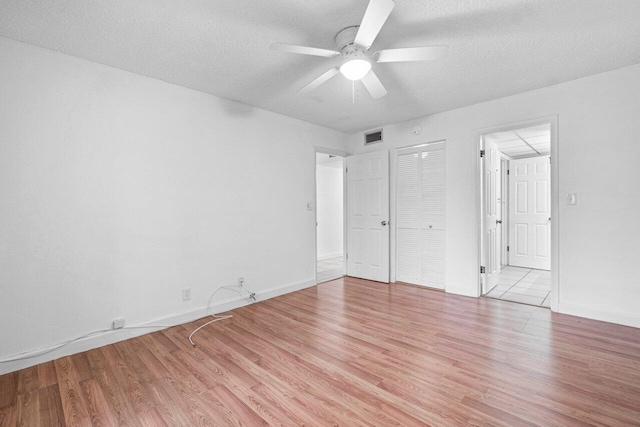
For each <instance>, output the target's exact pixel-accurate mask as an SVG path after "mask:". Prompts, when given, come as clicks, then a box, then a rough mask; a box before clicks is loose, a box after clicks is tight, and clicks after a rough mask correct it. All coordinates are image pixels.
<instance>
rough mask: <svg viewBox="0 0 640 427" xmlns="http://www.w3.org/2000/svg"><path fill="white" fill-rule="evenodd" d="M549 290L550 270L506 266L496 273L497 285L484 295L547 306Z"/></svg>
mask: <svg viewBox="0 0 640 427" xmlns="http://www.w3.org/2000/svg"><path fill="white" fill-rule="evenodd" d="M550 292H551V272H550V271H547V270H534V269H531V268H521V267H512V266H506V267H504V268H503V269H502V271H501V272H500V273H499V275H498V281H497V285H496V286H495V287H494V288H493V289H491V291H490V292H489V293H488V294H486V295H485V296H486V297H489V298H496V299H501V300H505V301H513V302H519V303H523V304H529V305H539V306H542V307H549V305H550V304H549V301H550V297H549V294H550Z"/></svg>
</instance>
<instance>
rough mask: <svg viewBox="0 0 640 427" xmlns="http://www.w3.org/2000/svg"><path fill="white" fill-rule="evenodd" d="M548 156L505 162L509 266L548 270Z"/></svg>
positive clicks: (549, 169)
mask: <svg viewBox="0 0 640 427" xmlns="http://www.w3.org/2000/svg"><path fill="white" fill-rule="evenodd" d="M550 172H551V164H550V158H549V156H539V157H531V158H527V159H517V160H511V161H510V162H509V265H513V266H516V267H526V268H537V269H541V270H550V269H551V254H550V252H551V234H550V233H551V230H550V229H551V227H550V222H551V207H550V204H551V195H550V192H551V173H550Z"/></svg>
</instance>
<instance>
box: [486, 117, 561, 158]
mask: <svg viewBox="0 0 640 427" xmlns="http://www.w3.org/2000/svg"><path fill="white" fill-rule="evenodd" d="M484 138H485V140H487V141H490V142H494V143H495V144H496V145H497V147H498V150H499V151H500V152H502V153H504V154H506V155H507V156H509V157H511V158H512V159H521V158H524V157H535V156H549V155H551V125H549V124H544V125H538V126H531V127H527V128H522V129H515V130H511V131H507V132H496V133H491V134H488V135H485V136H484Z"/></svg>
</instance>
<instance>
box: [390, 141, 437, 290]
mask: <svg viewBox="0 0 640 427" xmlns="http://www.w3.org/2000/svg"><path fill="white" fill-rule="evenodd" d="M445 154H446V153H445V143H444V142H440V143H432V144H428V145H426V146H420V147H412V148H403V149H400V150H398V157H397V163H396V280H397V281H399V282H405V283H412V284H415V285H421V286H428V287H431V288H438V289H444V287H445V251H446V245H445V219H446V218H445V217H446V215H445V208H446V191H445V190H446V186H445V185H446V181H445V178H446V174H445V166H446V162H445Z"/></svg>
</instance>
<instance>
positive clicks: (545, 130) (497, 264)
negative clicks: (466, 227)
mask: <svg viewBox="0 0 640 427" xmlns="http://www.w3.org/2000/svg"><path fill="white" fill-rule="evenodd" d="M551 128H552V124H551V123H542V124H536V125H533V126H525V127H515V128H512V129H506V130H500V131H498V132H491V133H486V134H483V135H481V136H480V144H481V157H482V160H481V163H482V168H481V170H482V176H481V183H482V185H481V199H482V221H481V227H480V228H481V230H482V232H481V233H482V234H481V260H482V264H481V265H482V266H483V267H482V268H481V275H482V292H481V293H482V295H483V296H486V297H489V298H496V299H501V300H506V301H512V302H519V303H524V304H529V305H536V306H542V307H550V306H551V299H552V296H551V294H552V292H551V291H552V286H551V283H552V277H551V276H552V272H551V264H552V262H551V260H552V256H551V255H552V250H551V246H552V245H551V216H552V215H551V212H552V206H551V203H552V197H551V190H552V185H551V143H552V129H551Z"/></svg>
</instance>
